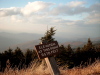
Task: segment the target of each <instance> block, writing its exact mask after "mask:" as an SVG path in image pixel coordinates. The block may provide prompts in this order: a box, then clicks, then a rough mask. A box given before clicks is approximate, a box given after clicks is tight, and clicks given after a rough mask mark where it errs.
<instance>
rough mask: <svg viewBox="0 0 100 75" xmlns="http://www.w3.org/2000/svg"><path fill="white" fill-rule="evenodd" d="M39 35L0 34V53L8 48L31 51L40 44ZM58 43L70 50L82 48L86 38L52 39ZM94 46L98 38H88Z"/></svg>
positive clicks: (99, 40)
mask: <svg viewBox="0 0 100 75" xmlns="http://www.w3.org/2000/svg"><path fill="white" fill-rule="evenodd" d="M41 37H43V35H41V34H35V33H8V32H0V51H4V50H6V49H8V48H9V47H10V48H12V49H15V48H16V47H19V48H21V49H22V50H26V49H33V48H34V46H35V45H37V44H39V43H40V40H39V39H40V38H41ZM54 38H55V40H57V41H58V43H59V45H61V44H63V45H64V46H67V45H68V44H70V45H71V47H72V48H76V47H82V46H83V45H85V44H86V43H87V40H88V38H74V37H73V39H72V38H71V39H68V38H63V37H57V36H55V37H54ZM90 39H91V41H92V42H93V43H94V44H98V43H100V37H96V38H90Z"/></svg>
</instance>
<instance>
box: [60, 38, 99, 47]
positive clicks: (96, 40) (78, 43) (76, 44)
mask: <svg viewBox="0 0 100 75" xmlns="http://www.w3.org/2000/svg"><path fill="white" fill-rule="evenodd" d="M90 39H91V41H92V43H93V44H94V45H98V44H100V37H96V38H90ZM83 40H84V41H83ZM87 41H88V38H87V39H86V38H80V39H79V41H72V42H64V43H61V44H62V45H64V46H66V47H67V45H68V44H70V45H71V47H72V48H77V47H83V46H84V45H85V44H86V43H87Z"/></svg>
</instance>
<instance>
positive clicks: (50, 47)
mask: <svg viewBox="0 0 100 75" xmlns="http://www.w3.org/2000/svg"><path fill="white" fill-rule="evenodd" d="M35 48H36V51H37V54H38V57H39V59H43V58H46V57H49V56H53V55H57V54H58V53H59V50H58V49H59V45H58V42H57V41H53V42H50V43H47V44H41V45H36V46H35Z"/></svg>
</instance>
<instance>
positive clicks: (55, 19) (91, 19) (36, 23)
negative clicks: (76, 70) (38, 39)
mask: <svg viewBox="0 0 100 75" xmlns="http://www.w3.org/2000/svg"><path fill="white" fill-rule="evenodd" d="M73 3H74V2H70V3H67V4H63V5H56V6H55V7H52V6H53V5H54V3H47V2H42V1H35V2H29V3H28V4H27V5H26V6H25V7H20V8H17V7H11V8H1V9H0V29H2V30H3V29H6V30H12V31H21V32H36V33H42V32H43V31H44V32H45V31H46V28H47V25H49V27H50V26H56V27H57V28H58V29H57V30H58V31H59V32H62V33H63V32H64V33H63V34H65V33H71V34H74V33H79V34H81V32H83V33H84V34H86V31H88V28H87V30H86V31H85V28H86V27H87V26H88V27H90V29H91V27H92V26H93V25H94V26H95V25H97V24H98V25H100V9H99V6H100V3H98V4H94V5H91V6H90V7H88V8H87V7H85V6H84V7H83V5H84V2H78V1H76V3H75V4H73ZM81 13H86V14H84V15H85V18H82V19H80V20H71V19H70V20H69V19H68V18H67V19H66V17H68V16H71V18H73V17H74V16H73V15H76V16H77V15H79V14H81ZM87 14H88V15H87ZM26 15H28V16H26ZM67 15H68V16H67ZM84 15H83V16H84ZM3 16H4V17H3ZM69 18H70V17H69ZM74 18H76V17H74ZM90 25H91V26H90ZM85 26H86V27H85ZM94 26H93V27H94ZM82 27H83V28H82ZM78 28H79V30H78ZM93 29H94V28H93ZM81 30H82V31H81ZM95 30H96V27H95ZM89 32H93V31H92V30H90V31H89ZM83 33H82V34H83ZM87 34H88V33H87Z"/></svg>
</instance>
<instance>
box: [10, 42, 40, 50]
mask: <svg viewBox="0 0 100 75" xmlns="http://www.w3.org/2000/svg"><path fill="white" fill-rule="evenodd" d="M39 42H40V40H33V41H29V42H25V43H21V44H17V45H12V46H10V48H11V49H16V48H17V47H19V48H20V49H21V50H22V51H25V50H27V49H34V46H35V45H38V44H39Z"/></svg>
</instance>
